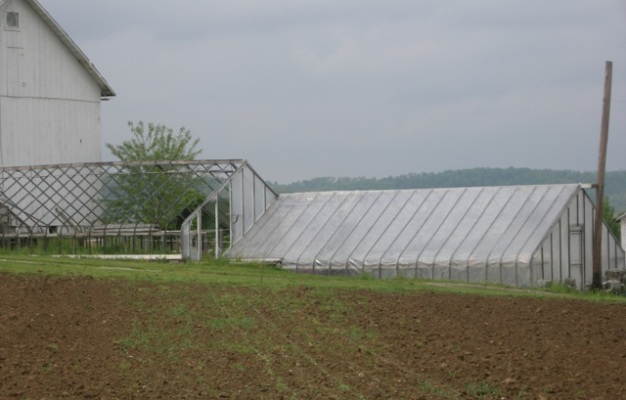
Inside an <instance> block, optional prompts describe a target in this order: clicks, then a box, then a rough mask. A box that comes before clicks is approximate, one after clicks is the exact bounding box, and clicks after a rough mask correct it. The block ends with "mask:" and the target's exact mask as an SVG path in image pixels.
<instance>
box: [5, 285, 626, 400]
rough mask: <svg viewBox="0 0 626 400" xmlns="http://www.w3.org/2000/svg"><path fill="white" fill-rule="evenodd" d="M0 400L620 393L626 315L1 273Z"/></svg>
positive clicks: (512, 302) (464, 299)
mask: <svg viewBox="0 0 626 400" xmlns="http://www.w3.org/2000/svg"><path fill="white" fill-rule="evenodd" d="M0 398H2V399H5V398H16V399H143V398H148V399H172V398H180V399H204V398H207V399H211V398H218V399H219V398H222V399H259V398H261V399H275V398H284V399H291V398H293V399H328V398H335V399H344V398H345V399H518V398H519V399H623V398H626V306H624V305H619V304H598V303H590V302H581V301H563V300H549V301H548V300H541V299H533V298H520V297H511V298H503V297H481V296H470V295H451V294H435V293H411V294H398V293H374V292H369V291H347V290H329V289H314V288H290V289H284V290H274V291H271V290H267V291H264V290H262V289H258V288H246V287H233V286H215V287H214V286H211V287H207V286H203V285H184V286H183V285H177V284H167V285H164V284H152V283H138V282H126V281H114V280H105V281H102V280H95V279H91V278H86V277H66V278H48V277H43V276H32V277H23V276H15V275H8V274H0Z"/></svg>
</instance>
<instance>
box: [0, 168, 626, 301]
mask: <svg viewBox="0 0 626 400" xmlns="http://www.w3.org/2000/svg"><path fill="white" fill-rule="evenodd" d="M587 189H590V186H589V185H587V186H584V185H572V184H568V185H538V186H506V187H471V188H449V189H416V190H384V191H340V192H312V193H292V194H278V193H276V192H275V191H274V190H273V189H272V188H271V187H270V186H269V185H268V184H267V183H266V182H265V181H264V180H263V179H262V178H261V177H260V175H259V174H257V173H256V171H255V170H254V169H253V168H252V167H251V166H250V164H248V162H247V161H246V160H198V161H180V162H150V163H88V164H67V165H48V166H32V167H11V168H2V169H0V247H4V248H21V247H28V248H30V249H32V251H43V252H46V253H53V254H67V253H74V254H87V255H110V254H112V255H115V254H134V255H146V256H148V255H157V256H158V255H159V254H167V255H169V256H174V255H178V256H179V257H183V258H187V259H192V260H200V259H202V258H205V257H220V256H223V255H225V256H227V257H230V258H233V259H238V260H254V261H261V262H270V263H276V264H278V265H281V266H282V267H283V268H286V269H289V270H293V271H298V272H306V273H316V274H327V275H339V274H341V275H359V274H367V275H371V276H374V277H378V278H389V277H395V276H402V277H410V278H424V279H434V280H455V281H465V282H493V283H501V284H506V285H513V286H519V287H530V286H537V285H542V284H545V283H548V282H560V283H566V284H570V285H575V286H576V287H578V288H580V289H584V288H587V287H589V286H590V285H591V283H592V242H593V240H592V238H593V230H594V229H593V228H594V222H595V221H594V218H595V212H594V203H593V201H592V200H591V198H590V197H589V194H588V193H587V191H586V190H587ZM602 232H603V233H602V269H603V271H602V275H603V276H604V275H605V272H606V271H607V270H608V269H622V270H623V269H624V251H623V250H622V248H621V246H620V245H619V242H618V240H617V238H616V237H615V236H613V234H612V233H611V232H610V230H609V229H608V228H607V226H606V225H604V224H603V229H602Z"/></svg>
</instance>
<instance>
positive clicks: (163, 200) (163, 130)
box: [103, 121, 204, 229]
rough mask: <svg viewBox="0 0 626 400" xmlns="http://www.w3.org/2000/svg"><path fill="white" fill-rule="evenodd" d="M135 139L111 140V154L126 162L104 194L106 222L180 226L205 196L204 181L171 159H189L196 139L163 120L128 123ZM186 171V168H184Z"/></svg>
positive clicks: (194, 152)
mask: <svg viewBox="0 0 626 400" xmlns="http://www.w3.org/2000/svg"><path fill="white" fill-rule="evenodd" d="M128 126H129V127H130V131H131V133H132V138H131V139H129V140H126V141H124V142H122V144H120V145H113V144H111V143H107V144H106V147H107V148H108V149H109V150H110V151H111V153H112V154H113V155H114V156H116V157H117V158H119V159H120V161H123V162H125V163H127V164H126V165H125V167H124V168H123V169H122V171H121V172H120V173H118V174H115V175H112V176H110V177H109V182H108V183H107V189H108V193H106V194H105V196H104V197H105V202H104V204H105V207H104V208H105V215H104V217H103V220H104V222H105V223H112V222H116V223H150V224H156V225H158V226H159V227H160V228H163V229H176V228H178V225H180V222H181V221H182V219H184V217H185V215H184V214H185V213H187V214H188V213H189V212H190V211H189V210H190V209H193V208H194V205H195V204H198V203H199V202H201V201H202V200H203V198H204V195H203V194H202V192H201V190H200V187H201V181H200V179H199V178H198V177H197V176H195V175H194V174H193V172H192V171H191V170H181V168H180V167H178V166H177V165H174V164H173V163H168V162H171V161H191V160H193V159H194V158H195V157H196V156H197V155H198V154H200V150H196V146H197V145H198V141H199V140H198V139H194V138H193V137H192V136H191V132H190V131H189V130H187V129H186V128H184V127H182V128H180V130H179V131H178V132H177V133H175V132H174V130H173V129H171V128H168V127H166V126H165V125H161V124H153V123H149V124H148V125H147V130H146V125H145V124H144V123H143V122H142V121H140V122H138V123H137V124H134V123H133V122H129V123H128ZM183 171H184V172H183Z"/></svg>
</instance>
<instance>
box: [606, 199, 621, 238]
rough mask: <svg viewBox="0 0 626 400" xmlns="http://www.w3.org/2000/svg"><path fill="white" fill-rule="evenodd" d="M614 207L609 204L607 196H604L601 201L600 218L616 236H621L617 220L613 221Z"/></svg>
mask: <svg viewBox="0 0 626 400" xmlns="http://www.w3.org/2000/svg"><path fill="white" fill-rule="evenodd" d="M616 216H617V215H615V208H614V207H613V206H612V205H611V203H610V202H609V199H608V198H606V197H605V198H604V201H603V202H602V219H603V220H604V222H605V223H606V224H607V226H608V227H609V230H610V231H611V232H613V234H614V235H615V237H616V238H618V239H620V238H621V229H620V224H619V222H617V221H615V217H616Z"/></svg>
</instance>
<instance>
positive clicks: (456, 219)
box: [230, 185, 580, 272]
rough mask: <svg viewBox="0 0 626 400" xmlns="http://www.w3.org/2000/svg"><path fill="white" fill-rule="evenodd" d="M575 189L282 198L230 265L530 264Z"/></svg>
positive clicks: (246, 238)
mask: <svg viewBox="0 0 626 400" xmlns="http://www.w3.org/2000/svg"><path fill="white" fill-rule="evenodd" d="M579 190H580V185H540V186H509V187H482V188H450V189H417V190H388V191H356V192H315V193H294V194H282V195H280V197H279V198H278V199H277V201H276V202H275V203H274V204H273V205H272V206H271V207H270V208H269V209H268V211H267V212H266V213H265V214H264V215H263V216H262V217H261V218H260V219H259V220H258V221H257V222H256V223H255V225H253V226H252V227H251V228H250V230H249V231H248V232H247V233H246V234H245V235H244V236H243V238H242V239H241V240H240V241H238V242H237V243H235V244H234V246H233V247H232V248H231V250H230V257H235V258H240V259H253V260H266V261H270V260H271V261H280V262H281V263H282V264H283V265H284V266H286V267H293V268H295V269H315V270H324V269H327V270H329V271H332V270H337V271H338V270H344V271H346V270H348V271H349V270H352V271H357V272H360V271H363V269H365V270H367V269H371V268H382V269H391V270H397V269H415V268H418V269H419V268H421V267H422V266H423V267H424V268H432V267H433V266H435V267H436V266H441V267H442V268H446V270H447V269H448V268H454V267H455V266H459V267H467V266H472V265H476V266H479V265H483V266H485V267H486V266H488V265H499V266H503V265H513V266H516V265H518V264H519V265H521V264H526V265H527V264H528V263H530V260H531V258H532V255H533V253H534V252H535V251H536V250H537V248H538V247H540V246H541V244H542V242H543V240H544V239H545V238H546V236H547V235H548V234H549V232H550V230H551V229H552V227H553V226H554V225H555V223H556V221H558V220H559V218H560V216H561V215H562V213H563V212H564V211H563V210H564V209H567V207H568V205H569V204H570V202H571V201H572V199H573V198H574V197H575V196H576V195H577V193H578V192H579Z"/></svg>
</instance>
